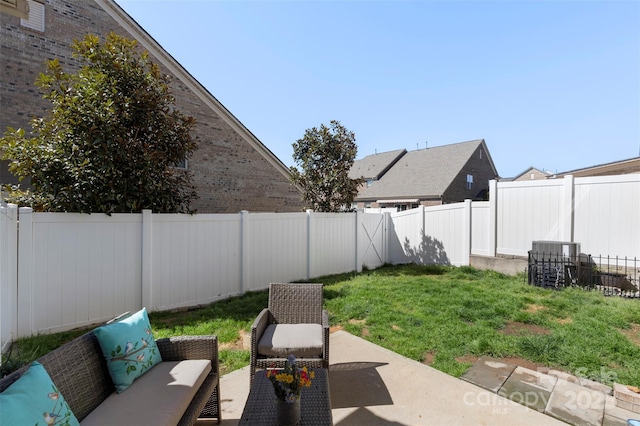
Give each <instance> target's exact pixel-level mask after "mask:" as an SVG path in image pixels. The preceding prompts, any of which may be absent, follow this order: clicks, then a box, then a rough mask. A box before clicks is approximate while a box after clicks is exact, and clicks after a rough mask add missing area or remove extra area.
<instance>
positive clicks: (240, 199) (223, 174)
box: [0, 0, 303, 213]
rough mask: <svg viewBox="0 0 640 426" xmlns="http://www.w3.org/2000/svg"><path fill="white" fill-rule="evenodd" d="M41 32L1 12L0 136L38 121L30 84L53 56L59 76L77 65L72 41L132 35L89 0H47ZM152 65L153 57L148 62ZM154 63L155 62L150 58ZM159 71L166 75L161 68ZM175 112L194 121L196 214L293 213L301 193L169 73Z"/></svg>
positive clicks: (3, 175) (0, 174)
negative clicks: (33, 119) (34, 119)
mask: <svg viewBox="0 0 640 426" xmlns="http://www.w3.org/2000/svg"><path fill="white" fill-rule="evenodd" d="M45 8H46V9H45V31H44V32H38V31H34V30H32V29H28V28H25V27H23V26H21V25H20V19H19V18H16V17H14V16H10V15H7V14H3V13H0V40H2V43H1V45H0V58H1V60H0V112H1V114H0V131H2V132H3V133H4V131H5V130H6V128H7V127H8V126H11V127H13V128H20V127H22V128H25V129H27V130H29V129H30V126H29V120H30V118H31V117H32V116H43V115H44V114H45V113H46V112H47V110H48V108H49V103H48V102H47V101H45V100H43V99H42V97H41V94H40V93H39V91H38V89H37V87H35V85H34V82H35V80H36V78H37V76H38V75H39V73H41V72H44V71H45V65H44V62H45V61H46V60H50V59H54V58H57V59H58V60H59V61H60V63H61V64H62V66H63V68H64V69H65V70H66V71H73V70H74V69H76V68H77V65H78V64H77V62H76V61H75V60H74V59H73V58H72V54H71V52H72V50H71V47H70V46H71V43H72V40H73V39H74V38H75V39H82V38H83V37H84V36H85V35H86V34H88V33H94V34H99V35H106V34H108V33H109V32H111V31H114V32H116V33H118V34H120V35H121V36H124V37H127V38H133V36H132V35H131V34H129V33H127V32H126V30H124V29H123V28H121V27H120V26H119V25H118V23H117V22H116V21H115V20H113V19H112V18H111V16H110V15H109V14H107V13H106V12H105V11H104V10H103V9H102V8H101V7H100V6H99V5H98V4H97V3H95V2H93V1H90V0H47V1H46V5H45ZM152 60H153V57H152ZM154 62H158V63H159V61H154ZM164 71H165V72H166V73H169V74H170V75H171V73H170V72H169V71H168V70H167V69H164ZM172 89H173V93H174V95H175V98H176V107H177V108H178V109H179V110H180V111H181V112H182V113H184V114H186V115H190V116H193V117H194V118H195V119H196V125H195V127H194V130H193V133H192V134H193V136H194V137H197V138H198V139H199V149H198V150H197V151H196V153H195V154H194V155H193V157H192V158H191V159H190V160H189V163H188V167H189V169H190V170H191V171H192V172H193V174H194V183H195V184H196V186H197V192H198V195H199V196H200V199H199V200H197V201H195V202H194V203H193V204H192V207H193V208H196V209H198V211H199V212H201V213H231V212H238V211H240V210H249V211H278V212H283V211H300V210H301V209H302V207H303V205H302V203H301V201H300V196H301V193H300V191H298V190H297V189H296V188H294V187H293V186H291V185H290V183H289V180H288V177H287V176H285V175H284V174H283V173H282V172H281V170H279V169H278V168H276V167H274V166H273V165H272V164H271V163H270V162H269V161H267V159H266V158H265V157H264V156H263V155H262V154H261V153H260V152H258V151H257V150H255V149H254V148H253V147H252V146H251V145H250V144H249V143H248V142H247V141H246V140H245V139H243V137H242V136H241V135H240V134H238V133H237V132H236V131H235V130H234V129H233V128H232V127H231V126H229V125H228V124H227V123H226V122H225V121H224V120H223V119H222V118H221V117H219V116H218V115H217V114H216V112H215V111H214V110H212V109H211V108H209V107H208V106H207V105H206V104H205V103H204V102H203V101H202V100H201V99H200V98H199V97H198V96H197V95H196V94H194V93H193V92H192V91H191V90H190V89H189V88H188V87H187V86H186V85H185V84H183V82H181V81H180V80H179V79H178V78H177V77H176V76H172ZM0 182H1V183H14V182H15V178H14V177H13V176H11V175H10V174H9V173H8V171H7V164H6V162H3V164H2V165H0Z"/></svg>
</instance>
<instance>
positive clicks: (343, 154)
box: [291, 120, 362, 212]
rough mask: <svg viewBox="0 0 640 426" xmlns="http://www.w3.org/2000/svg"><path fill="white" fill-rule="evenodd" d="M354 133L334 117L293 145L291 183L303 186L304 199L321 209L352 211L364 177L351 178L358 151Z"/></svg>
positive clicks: (308, 132)
mask: <svg viewBox="0 0 640 426" xmlns="http://www.w3.org/2000/svg"><path fill="white" fill-rule="evenodd" d="M355 139H356V138H355V134H354V133H353V132H351V131H349V130H347V129H346V128H344V127H343V126H342V125H341V124H340V122H339V121H336V120H332V121H331V122H330V124H329V127H327V126H325V125H324V124H321V125H320V128H319V129H317V128H315V127H314V128H312V129H307V130H306V131H305V133H304V137H303V138H302V139H298V140H297V141H296V142H295V143H294V144H293V159H294V160H295V162H296V164H297V165H298V166H299V167H300V168H301V171H299V170H298V168H297V167H295V166H294V167H291V182H292V183H293V184H295V185H298V186H299V187H300V188H302V191H303V194H302V200H303V201H306V202H308V203H310V205H311V208H313V209H314V210H316V211H320V212H339V211H344V210H350V208H351V203H352V202H353V199H354V198H355V196H356V195H357V194H358V186H359V185H360V183H362V179H351V178H349V170H350V169H351V166H352V165H353V161H354V159H355V158H356V154H357V153H358V147H357V145H356V143H355Z"/></svg>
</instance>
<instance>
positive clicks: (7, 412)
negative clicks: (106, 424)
mask: <svg viewBox="0 0 640 426" xmlns="http://www.w3.org/2000/svg"><path fill="white" fill-rule="evenodd" d="M54 423H55V424H60V425H62V424H64V425H70V426H73V425H78V424H79V423H78V419H76V416H75V415H74V414H73V413H72V412H71V408H69V404H67V402H66V401H65V399H64V397H63V396H62V394H61V393H60V391H59V390H58V388H57V387H56V386H55V384H54V383H53V382H52V381H51V377H49V374H48V373H47V371H46V370H45V369H44V367H43V366H42V365H41V364H40V363H38V362H34V363H32V364H31V366H30V367H29V369H28V370H27V371H26V372H25V373H24V374H23V375H22V376H20V378H19V379H18V380H16V381H15V382H14V383H12V384H11V385H10V386H9V387H8V388H7V389H5V390H4V392H2V393H0V425H49V424H54Z"/></svg>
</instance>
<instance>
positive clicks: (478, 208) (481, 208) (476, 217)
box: [471, 201, 492, 256]
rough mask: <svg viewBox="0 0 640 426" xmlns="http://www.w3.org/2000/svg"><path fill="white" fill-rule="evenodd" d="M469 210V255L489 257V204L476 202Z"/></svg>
mask: <svg viewBox="0 0 640 426" xmlns="http://www.w3.org/2000/svg"><path fill="white" fill-rule="evenodd" d="M471 208H472V213H471V254H476V255H480V256H491V255H492V253H491V243H490V241H491V240H490V232H491V225H490V223H489V220H490V217H491V211H490V204H489V202H488V201H476V202H474V203H473V204H472V207H471Z"/></svg>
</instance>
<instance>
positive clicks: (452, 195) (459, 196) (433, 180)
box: [352, 139, 498, 210]
mask: <svg viewBox="0 0 640 426" xmlns="http://www.w3.org/2000/svg"><path fill="white" fill-rule="evenodd" d="M379 155H386V153H382V154H373V155H369V156H367V157H364V158H363V159H361V160H357V161H355V162H354V165H353V167H352V170H353V171H354V173H355V174H357V170H366V167H363V165H366V164H378V163H379V162H378V161H377V160H376V156H379ZM386 157H393V155H386ZM383 158H385V157H383ZM497 178H498V172H497V171H496V168H495V165H494V164H493V160H492V159H491V155H490V154H489V149H488V148H487V144H486V143H485V141H484V139H478V140H473V141H469V142H460V143H455V144H450V145H443V146H437V147H434V148H427V149H420V150H416V151H409V152H407V151H406V150H403V151H402V154H401V155H400V157H399V158H397V159H395V161H394V162H393V164H392V165H391V166H390V167H388V169H387V170H386V172H385V173H384V174H382V175H381V176H378V177H377V179H376V180H372V181H370V182H369V185H368V186H364V187H363V188H362V189H361V190H360V192H359V193H358V195H357V196H356V198H355V200H354V203H355V204H356V207H357V208H363V207H395V208H396V209H398V210H406V209H411V208H415V207H418V206H419V205H423V206H433V205H440V204H447V203H455V202H459V201H463V200H465V199H471V200H486V199H487V197H488V191H489V181H490V180H491V179H497Z"/></svg>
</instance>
